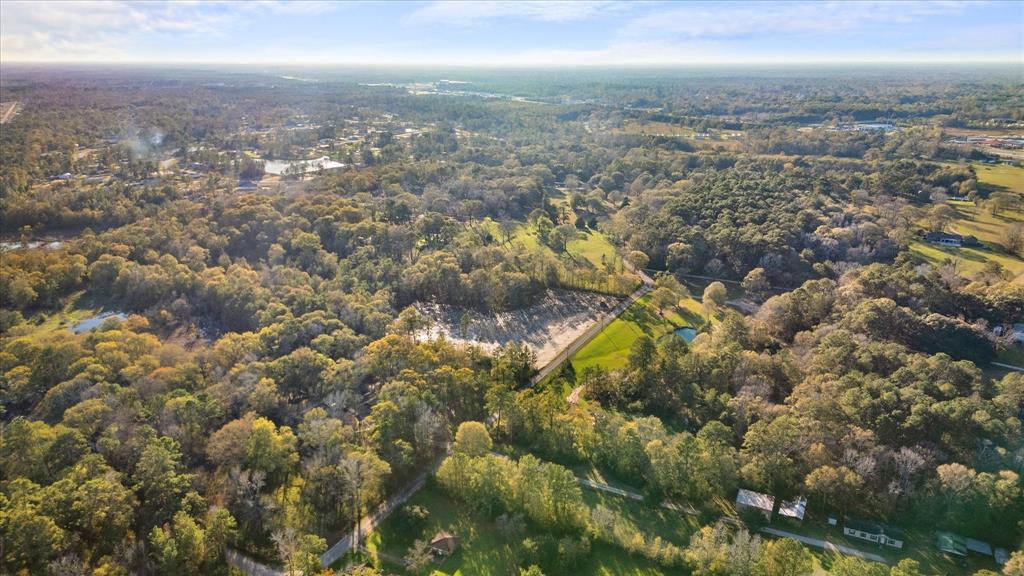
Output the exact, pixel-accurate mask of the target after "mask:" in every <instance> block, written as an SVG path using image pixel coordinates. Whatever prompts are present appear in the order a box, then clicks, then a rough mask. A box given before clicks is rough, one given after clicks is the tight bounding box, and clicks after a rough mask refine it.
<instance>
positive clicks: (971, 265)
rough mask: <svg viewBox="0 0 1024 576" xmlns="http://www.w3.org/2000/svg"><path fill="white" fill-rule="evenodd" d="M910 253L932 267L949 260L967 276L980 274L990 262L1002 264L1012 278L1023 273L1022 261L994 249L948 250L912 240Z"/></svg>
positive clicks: (1023, 264) (1023, 265)
mask: <svg viewBox="0 0 1024 576" xmlns="http://www.w3.org/2000/svg"><path fill="white" fill-rule="evenodd" d="M910 252H911V253H913V254H914V255H915V256H916V257H917V258H918V259H919V260H921V261H924V262H927V263H929V264H932V265H934V266H938V265H941V264H942V263H943V262H945V261H946V260H950V259H951V260H953V261H955V262H956V263H957V266H958V267H959V269H960V272H961V273H964V274H967V275H971V274H976V273H978V272H980V271H981V270H982V268H984V267H985V264H986V263H987V262H988V261H990V260H991V261H995V262H999V263H1000V264H1002V266H1003V268H1005V269H1006V270H1007V271H1009V272H1010V274H1012V275H1013V276H1014V277H1018V276H1020V275H1021V273H1024V260H1021V259H1020V258H1017V257H1016V256H1012V255H1010V254H1006V253H1005V252H1002V251H1000V250H997V249H995V248H993V249H989V250H986V249H982V248H948V247H945V246H937V245H935V244H931V243H929V242H924V241H922V240H914V241H913V242H911V243H910Z"/></svg>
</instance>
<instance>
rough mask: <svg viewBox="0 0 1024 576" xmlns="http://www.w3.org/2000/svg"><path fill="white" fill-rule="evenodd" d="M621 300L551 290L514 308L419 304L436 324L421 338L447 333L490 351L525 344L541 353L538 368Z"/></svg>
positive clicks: (587, 293) (454, 338) (455, 339)
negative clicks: (465, 322) (467, 320)
mask: <svg viewBox="0 0 1024 576" xmlns="http://www.w3.org/2000/svg"><path fill="white" fill-rule="evenodd" d="M621 300H622V299H621V298H616V297H614V296H603V295H600V294H591V293H589V292H573V291H569V290H548V291H547V294H546V295H545V297H544V299H543V300H541V301H540V302H538V303H537V304H534V305H533V306H530V307H529V308H524V309H522V310H513V311H511V312H478V311H476V310H468V311H467V310H465V309H463V308H455V307H453V306H445V305H440V304H417V305H416V308H417V309H418V310H419V311H420V313H421V314H423V315H424V316H426V317H428V318H430V319H431V320H432V321H433V322H434V326H432V327H431V328H429V329H427V330H424V331H423V332H421V333H420V337H425V336H429V337H434V336H438V335H439V334H444V336H445V338H447V339H448V340H450V341H452V342H460V343H467V344H476V345H477V346H480V347H482V348H485V349H487V350H494V349H496V348H498V347H500V346H502V345H503V344H506V343H508V342H522V343H524V344H526V345H527V346H529V347H530V348H531V349H533V351H534V352H535V353H536V354H537V366H544V365H546V364H547V363H548V362H550V361H551V360H552V359H553V358H554V357H555V356H557V355H558V353H559V352H560V351H561V350H562V349H564V348H565V347H566V346H568V345H569V344H570V343H572V341H573V340H575V339H576V337H577V336H579V335H580V334H583V333H584V332H585V331H586V330H587V328H588V327H589V326H590V325H591V324H593V323H594V322H596V321H597V320H598V319H599V318H600V316H601V315H602V314H603V313H607V312H608V311H610V310H612V309H613V308H615V306H616V305H617V304H618V303H619V302H620V301H621ZM466 312H469V314H470V316H471V317H472V318H473V322H472V323H471V324H470V326H469V329H468V330H467V331H466V335H465V337H463V335H462V330H461V329H460V327H459V322H460V320H461V319H462V315H463V314H464V313H466Z"/></svg>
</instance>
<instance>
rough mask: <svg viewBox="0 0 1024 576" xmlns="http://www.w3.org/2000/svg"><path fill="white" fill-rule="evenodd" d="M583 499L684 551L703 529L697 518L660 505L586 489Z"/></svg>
mask: <svg viewBox="0 0 1024 576" xmlns="http://www.w3.org/2000/svg"><path fill="white" fill-rule="evenodd" d="M583 500H584V501H585V502H586V503H587V505H588V506H590V507H591V508H596V507H597V506H604V507H605V508H607V509H609V510H611V511H612V512H615V513H616V514H618V515H619V516H620V517H622V518H624V519H626V520H627V521H628V522H629V523H630V524H633V525H634V526H636V527H637V528H639V530H640V531H641V532H643V533H644V534H649V535H651V536H660V537H661V539H662V540H664V541H666V542H671V543H673V544H675V545H676V546H679V547H681V548H685V547H686V545H687V544H689V543H690V536H692V535H693V533H694V532H696V531H698V530H700V522H698V520H697V518H696V517H695V516H690V515H688V514H684V513H682V512H676V511H675V510H669V509H667V508H662V507H661V506H659V505H658V504H657V503H649V502H639V501H636V500H631V499H629V498H622V497H621V496H616V495H614V494H609V493H607V492H599V491H596V490H589V489H586V488H584V489H583Z"/></svg>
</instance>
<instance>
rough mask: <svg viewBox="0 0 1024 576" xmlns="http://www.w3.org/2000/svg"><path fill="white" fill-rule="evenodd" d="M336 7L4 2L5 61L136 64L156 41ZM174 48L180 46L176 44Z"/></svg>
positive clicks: (0, 14)
mask: <svg viewBox="0 0 1024 576" xmlns="http://www.w3.org/2000/svg"><path fill="white" fill-rule="evenodd" d="M338 6H339V4H338V3H334V2H285V1H278V0H259V1H256V2H196V1H159V2H132V1H126V0H97V1H74V2H69V1H51V2H28V1H19V0H3V1H2V2H0V57H2V58H3V59H5V60H104V59H132V58H133V57H134V58H139V57H142V56H145V55H141V54H138V53H137V51H136V50H137V43H138V42H139V41H140V40H143V39H146V38H152V37H163V38H167V39H171V38H173V39H175V40H180V41H182V42H187V41H188V40H189V38H190V37H195V36H197V35H214V36H226V35H228V34H229V33H230V32H231V31H233V30H236V29H238V28H239V27H241V26H243V25H244V24H245V23H246V22H247V21H249V20H250V19H252V18H255V17H257V16H259V15H261V14H266V13H271V14H293V13H300V14H308V13H321V12H326V11H330V10H334V9H335V8H337V7H338ZM169 46H175V44H174V43H173V42H172V43H170V44H169ZM169 56H173V55H169Z"/></svg>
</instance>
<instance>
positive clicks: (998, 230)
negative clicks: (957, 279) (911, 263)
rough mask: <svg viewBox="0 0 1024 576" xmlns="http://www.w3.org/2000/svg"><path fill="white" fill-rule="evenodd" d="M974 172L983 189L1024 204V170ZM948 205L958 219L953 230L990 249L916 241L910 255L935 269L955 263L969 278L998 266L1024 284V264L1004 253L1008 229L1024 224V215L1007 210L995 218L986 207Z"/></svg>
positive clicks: (981, 167) (979, 167)
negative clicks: (991, 264) (1009, 195)
mask: <svg viewBox="0 0 1024 576" xmlns="http://www.w3.org/2000/svg"><path fill="white" fill-rule="evenodd" d="M974 169H975V171H976V172H977V174H978V183H979V185H980V186H981V187H983V188H987V189H988V190H989V191H990V192H991V191H1008V192H1014V193H1016V194H1019V195H1021V199H1022V201H1024V168H1018V167H1016V166H1010V165H1008V164H974ZM949 205H950V206H952V207H953V208H954V209H955V210H956V212H957V215H958V218H957V220H956V221H955V222H953V224H952V225H951V226H950V230H951V231H953V232H956V233H958V234H965V235H972V236H976V237H978V239H979V240H981V241H982V242H984V243H985V244H986V245H987V246H988V248H987V249H982V248H947V247H943V246H936V245H934V244H930V243H928V242H924V241H922V240H915V241H914V242H912V243H911V245H910V251H911V253H913V254H914V255H916V256H917V257H918V258H919V259H920V260H922V261H924V262H928V263H929V264H933V265H940V264H942V263H943V262H945V261H946V260H953V261H954V262H956V264H957V266H958V267H959V268H960V271H961V272H962V273H964V274H967V275H973V274H976V273H978V272H980V271H981V270H982V269H983V268H984V267H985V264H987V263H988V262H998V263H999V264H1000V265H1002V267H1003V268H1004V269H1005V270H1006V271H1007V272H1009V273H1010V274H1011V275H1013V276H1014V277H1015V278H1016V279H1017V281H1018V282H1024V260H1022V259H1020V258H1018V257H1017V256H1015V255H1013V254H1010V253H1008V252H1007V251H1006V250H1005V249H1004V246H1005V243H1006V234H1007V231H1008V230H1009V227H1010V226H1012V225H1014V224H1017V223H1024V211H1021V210H1007V211H1005V212H1003V213H1001V214H999V215H998V216H996V215H993V214H991V213H990V212H989V211H988V210H987V209H986V208H985V207H984V206H977V205H975V204H974V203H972V202H958V201H950V202H949Z"/></svg>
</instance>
